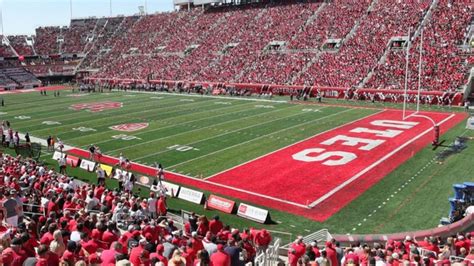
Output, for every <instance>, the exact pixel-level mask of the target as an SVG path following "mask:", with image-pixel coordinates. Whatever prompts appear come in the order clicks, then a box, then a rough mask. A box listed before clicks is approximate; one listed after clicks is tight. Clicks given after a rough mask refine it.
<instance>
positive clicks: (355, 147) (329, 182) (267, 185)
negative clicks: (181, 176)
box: [207, 110, 464, 221]
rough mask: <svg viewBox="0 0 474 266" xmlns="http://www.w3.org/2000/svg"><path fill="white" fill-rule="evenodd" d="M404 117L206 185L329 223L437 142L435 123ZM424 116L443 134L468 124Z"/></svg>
mask: <svg viewBox="0 0 474 266" xmlns="http://www.w3.org/2000/svg"><path fill="white" fill-rule="evenodd" d="M401 115H402V113H401V111H397V110H386V111H382V112H379V113H377V114H375V115H371V116H368V117H366V118H363V119H361V120H358V121H356V122H352V123H350V124H346V125H344V126H342V127H339V128H336V129H333V130H330V131H327V132H324V133H322V134H319V135H316V136H314V137H312V138H310V139H307V140H305V141H302V142H299V143H297V144H294V145H291V146H289V147H286V148H284V149H281V150H278V151H276V152H273V153H271V154H268V155H266V156H264V157H261V158H258V159H256V160H254V161H251V162H249V163H246V164H244V165H241V166H238V167H236V168H234V169H230V170H228V171H226V172H224V173H221V174H219V175H217V176H214V177H211V178H210V179H208V180H207V181H209V182H212V183H218V184H222V185H225V186H227V187H233V188H236V189H239V190H241V191H248V192H252V193H253V194H254V195H261V196H262V197H264V200H263V201H262V200H258V203H260V204H262V205H266V206H269V207H272V208H275V209H279V210H283V211H289V212H292V213H297V214H299V215H304V216H307V217H309V218H312V219H315V220H318V221H324V220H326V219H328V218H329V217H331V216H332V215H333V214H334V213H336V212H337V211H339V210H340V209H341V208H343V207H344V206H345V205H347V204H348V203H349V202H351V201H352V200H354V199H355V198H357V197H358V196H359V195H361V194H362V193H363V192H364V191H366V190H367V189H368V188H370V187H371V186H372V185H374V184H375V183H376V182H377V181H379V180H380V179H382V178H383V177H384V176H385V175H387V174H388V173H389V172H391V171H392V170H393V169H395V168H396V167H397V166H399V165H400V164H402V163H403V162H404V161H406V160H407V159H409V158H410V157H411V156H413V155H414V154H415V153H416V152H418V151H419V150H420V149H421V148H423V147H424V146H425V145H427V144H428V143H430V142H431V141H432V139H433V134H434V133H433V130H432V127H433V124H432V122H430V121H429V120H428V119H426V118H420V117H410V118H408V119H407V120H405V121H403V120H402V119H401ZM423 115H425V116H429V117H430V118H431V119H433V120H434V121H435V122H436V123H440V124H441V129H442V130H443V131H446V130H447V129H449V128H451V127H452V126H454V125H455V124H457V123H458V122H460V121H461V120H462V119H463V118H464V116H463V115H454V114H446V113H423ZM235 196H236V195H235ZM295 207H296V208H295ZM308 208H311V209H308Z"/></svg>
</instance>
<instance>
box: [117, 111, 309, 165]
mask: <svg viewBox="0 0 474 266" xmlns="http://www.w3.org/2000/svg"><path fill="white" fill-rule="evenodd" d="M289 108H291V107H289ZM282 110H285V109H275V110H274V111H270V112H267V113H259V114H256V115H252V116H247V117H242V118H240V119H237V120H232V121H226V122H222V123H218V124H214V125H211V126H208V127H204V128H198V129H194V130H190V131H186V132H183V133H180V134H176V135H172V136H168V137H164V138H160V139H158V140H156V139H155V140H151V141H147V142H142V143H140V144H136V145H132V146H127V147H125V148H121V149H118V150H122V149H128V148H130V147H133V146H137V145H141V144H146V143H149V142H154V141H159V140H162V139H166V138H170V137H175V136H178V135H182V134H186V133H189V132H193V131H197V130H201V129H205V128H213V127H215V126H216V125H220V124H227V123H235V122H236V121H239V120H243V119H246V118H251V117H255V116H259V115H264V114H269V113H272V112H277V111H282ZM297 115H301V113H296V114H293V115H290V116H285V117H279V118H277V119H272V120H268V121H265V122H264V123H260V124H253V125H250V126H247V127H243V128H239V129H236V130H232V131H228V132H224V133H221V134H218V135H213V136H211V137H209V138H205V139H201V140H197V141H194V142H191V143H185V144H182V145H186V146H189V145H192V144H195V143H198V142H202V141H206V140H209V139H213V138H216V137H220V136H224V135H227V134H231V133H234V132H238V131H242V130H245V129H249V128H252V127H257V126H260V125H262V124H268V123H271V122H274V121H278V120H281V119H285V118H289V117H293V116H297ZM112 151H117V150H112ZM112 151H111V152H112ZM164 152H168V150H164V151H159V152H155V153H152V154H148V155H146V156H142V157H138V158H133V160H134V161H135V160H141V159H143V158H148V157H151V156H156V155H158V154H161V153H164Z"/></svg>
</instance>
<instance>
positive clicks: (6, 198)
mask: <svg viewBox="0 0 474 266" xmlns="http://www.w3.org/2000/svg"><path fill="white" fill-rule="evenodd" d="M0 165H1V168H0V170H1V171H0V201H1V203H2V205H1V206H2V207H1V209H0V253H1V262H2V263H3V265H7V266H9V265H12V266H17V265H18V266H20V265H38V266H39V265H51V266H53V265H54V266H57V265H134V266H139V265H183V266H184V265H223V266H229V265H243V264H244V263H246V262H250V261H252V260H253V258H254V257H255V255H256V254H257V252H259V251H263V250H265V249H266V247H268V245H269V244H270V242H271V240H272V237H271V235H270V234H269V233H268V232H267V231H266V230H264V229H263V230H255V229H243V230H238V229H233V228H230V227H229V226H227V225H224V224H223V223H222V222H221V221H220V219H219V217H218V216H215V217H214V218H213V219H212V220H210V221H209V220H208V219H207V217H205V216H197V215H196V214H194V213H193V214H191V216H190V217H189V219H188V220H187V222H186V223H185V224H184V225H183V226H182V227H177V226H176V225H175V224H174V222H173V220H171V219H168V218H167V217H166V214H167V205H166V196H165V195H164V194H159V195H157V194H155V193H154V192H151V193H150V196H149V197H148V198H144V199H141V198H139V197H138V196H137V195H134V194H131V193H126V192H122V191H118V190H111V189H107V188H105V187H104V186H102V185H91V184H85V183H80V182H77V181H76V180H74V178H71V177H68V176H66V175H63V174H60V173H58V172H56V171H55V170H54V169H49V168H48V167H46V166H44V165H41V164H38V163H37V162H35V161H33V160H30V159H23V158H21V157H20V156H18V157H12V156H10V155H7V154H0Z"/></svg>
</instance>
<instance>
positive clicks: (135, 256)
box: [130, 239, 147, 266]
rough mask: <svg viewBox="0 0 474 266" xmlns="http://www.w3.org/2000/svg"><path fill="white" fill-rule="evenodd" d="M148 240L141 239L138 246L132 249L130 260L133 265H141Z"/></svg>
mask: <svg viewBox="0 0 474 266" xmlns="http://www.w3.org/2000/svg"><path fill="white" fill-rule="evenodd" d="M146 243H147V242H146V240H144V239H141V240H140V242H139V243H138V246H137V247H134V248H132V250H131V251H130V262H131V263H132V265H133V266H140V263H141V259H140V257H141V256H142V252H143V251H144V250H145V249H144V247H145V245H146Z"/></svg>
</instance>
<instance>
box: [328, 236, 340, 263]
mask: <svg viewBox="0 0 474 266" xmlns="http://www.w3.org/2000/svg"><path fill="white" fill-rule="evenodd" d="M325 250H326V256H327V258H328V260H330V261H331V266H339V261H337V253H336V249H335V248H334V246H333V245H332V243H331V242H330V241H328V242H326V249H325Z"/></svg>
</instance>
